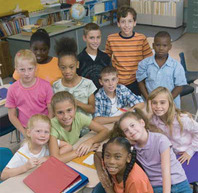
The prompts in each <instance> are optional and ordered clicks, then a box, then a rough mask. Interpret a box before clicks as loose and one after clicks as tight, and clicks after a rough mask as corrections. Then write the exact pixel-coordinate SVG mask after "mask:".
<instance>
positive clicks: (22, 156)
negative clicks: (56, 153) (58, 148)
mask: <svg viewBox="0 0 198 193" xmlns="http://www.w3.org/2000/svg"><path fill="white" fill-rule="evenodd" d="M50 128H51V122H50V119H49V118H48V117H47V116H46V115H41V114H37V115H33V116H32V117H31V118H30V119H29V121H28V128H27V135H26V140H25V141H24V143H23V145H22V147H21V148H20V149H19V150H18V151H17V152H16V153H15V154H14V156H13V157H12V159H11V160H10V161H9V163H8V164H7V166H6V167H5V169H4V170H3V172H2V174H1V179H2V180H5V179H7V178H10V177H13V176H17V175H19V174H22V173H24V172H26V171H28V170H30V169H32V168H34V167H36V166H38V165H40V164H41V163H43V162H44V161H46V160H47V158H48V156H49V150H48V145H47V143H48V141H49V137H50Z"/></svg>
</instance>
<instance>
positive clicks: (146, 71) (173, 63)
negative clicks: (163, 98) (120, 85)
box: [136, 55, 187, 108]
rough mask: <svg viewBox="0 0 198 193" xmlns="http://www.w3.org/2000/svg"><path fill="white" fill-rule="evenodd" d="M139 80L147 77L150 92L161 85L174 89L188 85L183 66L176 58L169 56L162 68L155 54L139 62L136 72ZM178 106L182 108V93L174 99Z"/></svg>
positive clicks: (146, 81) (146, 83)
mask: <svg viewBox="0 0 198 193" xmlns="http://www.w3.org/2000/svg"><path fill="white" fill-rule="evenodd" d="M136 78H137V81H138V82H140V81H142V80H144V79H145V85H146V88H147V91H148V93H151V92H152V91H153V90H154V89H156V88H157V87H159V86H163V87H166V88H167V89H169V90H170V91H172V90H173V89H174V88H175V87H176V86H183V85H186V84H187V82H186V76H185V71H184V69H183V66H182V65H181V64H180V63H179V62H178V61H177V60H175V59H173V58H171V57H170V55H169V56H168V58H167V60H166V62H165V64H164V65H163V66H162V67H161V68H160V67H159V66H158V64H157V63H156V61H155V56H151V57H148V58H145V59H144V60H142V61H141V62H139V64H138V70H137V72H136ZM174 102H175V104H176V107H177V108H180V103H181V102H180V95H179V96H177V97H176V98H175V99H174Z"/></svg>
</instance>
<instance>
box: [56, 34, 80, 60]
mask: <svg viewBox="0 0 198 193" xmlns="http://www.w3.org/2000/svg"><path fill="white" fill-rule="evenodd" d="M54 48H55V51H56V54H57V56H58V58H61V57H63V56H68V55H71V56H74V57H75V58H76V60H77V44H76V41H75V39H74V38H69V37H63V38H61V39H60V40H58V41H56V45H55V47H54Z"/></svg>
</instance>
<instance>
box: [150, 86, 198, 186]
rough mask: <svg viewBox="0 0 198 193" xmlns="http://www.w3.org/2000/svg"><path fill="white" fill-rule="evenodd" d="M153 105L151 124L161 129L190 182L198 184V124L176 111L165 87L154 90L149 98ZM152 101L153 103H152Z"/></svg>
mask: <svg viewBox="0 0 198 193" xmlns="http://www.w3.org/2000/svg"><path fill="white" fill-rule="evenodd" d="M148 100H149V102H148V104H149V103H150V104H151V109H152V113H153V115H152V119H151V123H152V124H154V125H155V126H157V127H158V128H159V129H161V130H162V131H163V132H164V134H165V135H166V136H167V137H168V138H169V140H170V141H171V143H172V145H173V150H174V152H175V153H176V155H177V157H178V160H179V161H180V162H181V164H182V166H183V168H184V170H185V172H186V176H187V178H188V181H189V182H190V183H193V182H198V172H195V171H198V164H197V163H198V123H197V122H196V121H195V120H193V119H192V116H191V115H190V114H189V113H184V112H181V110H179V109H176V108H175V105H174V102H173V97H172V95H171V93H170V91H169V90H168V89H167V88H164V87H158V88H157V89H155V90H153V92H151V93H150V95H149V97H148ZM150 101H151V102H150Z"/></svg>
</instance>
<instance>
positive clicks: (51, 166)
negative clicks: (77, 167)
mask: <svg viewBox="0 0 198 193" xmlns="http://www.w3.org/2000/svg"><path fill="white" fill-rule="evenodd" d="M78 181H81V177H80V175H79V174H78V173H77V172H76V171H74V170H73V169H72V168H70V167H69V166H67V165H66V164H64V163H63V162H61V161H59V160H58V159H56V158H55V157H50V158H49V159H48V160H47V161H46V162H44V163H43V164H42V165H41V166H40V167H39V168H37V169H36V170H34V171H33V172H32V173H31V174H30V175H28V176H27V177H26V178H25V179H24V180H23V182H24V183H25V184H26V185H27V186H28V187H29V188H31V189H32V190H33V191H34V192H35V193H43V192H47V193H58V192H62V191H64V190H65V189H66V188H69V187H70V186H72V185H73V184H75V183H76V182H78Z"/></svg>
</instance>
